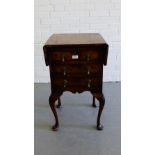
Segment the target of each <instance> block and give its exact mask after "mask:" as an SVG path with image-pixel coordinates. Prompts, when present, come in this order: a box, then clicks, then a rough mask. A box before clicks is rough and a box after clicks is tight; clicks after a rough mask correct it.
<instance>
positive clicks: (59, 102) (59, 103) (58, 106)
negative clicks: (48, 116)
mask: <svg viewBox="0 0 155 155" xmlns="http://www.w3.org/2000/svg"><path fill="white" fill-rule="evenodd" d="M60 107H61V99H60V97H58V105H57V108H60Z"/></svg>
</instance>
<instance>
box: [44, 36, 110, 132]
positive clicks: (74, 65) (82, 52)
mask: <svg viewBox="0 0 155 155" xmlns="http://www.w3.org/2000/svg"><path fill="white" fill-rule="evenodd" d="M43 50H44V57H45V63H46V65H47V66H49V72H50V79H51V95H50V97H49V104H50V107H51V110H52V112H53V114H54V117H55V124H54V126H53V127H52V129H53V130H54V131H55V130H57V129H58V127H59V120H58V115H57V111H56V107H55V101H56V100H58V105H57V108H59V107H60V106H61V100H60V96H61V95H62V94H63V92H64V91H70V92H72V93H76V92H78V93H82V92H84V91H90V93H91V94H92V96H93V103H92V106H93V107H96V104H95V98H96V99H98V101H99V110H98V116H97V126H96V128H97V129H98V130H102V128H103V126H102V125H101V123H100V117H101V113H102V110H103V108H104V104H105V98H104V94H103V92H102V80H103V66H104V65H106V64H107V56H108V44H107V43H106V42H105V40H104V39H103V38H102V36H101V35H100V34H98V33H75V34H73V33H71V34H68V33H65V34H53V35H52V36H51V37H50V38H49V39H48V40H47V42H46V43H45V45H44V47H43Z"/></svg>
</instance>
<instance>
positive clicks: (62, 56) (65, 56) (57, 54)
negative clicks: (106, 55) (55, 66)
mask: <svg viewBox="0 0 155 155" xmlns="http://www.w3.org/2000/svg"><path fill="white" fill-rule="evenodd" d="M49 51H50V52H49V61H50V63H53V62H62V63H68V62H76V61H80V62H81V61H85V62H91V61H100V60H101V58H102V56H101V54H102V53H101V52H100V49H99V48H97V47H79V48H66V47H65V48H54V49H49Z"/></svg>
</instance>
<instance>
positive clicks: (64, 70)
mask: <svg viewBox="0 0 155 155" xmlns="http://www.w3.org/2000/svg"><path fill="white" fill-rule="evenodd" d="M65 75H66V67H64V76H65Z"/></svg>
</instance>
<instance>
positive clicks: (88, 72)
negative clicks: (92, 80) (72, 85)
mask: <svg viewBox="0 0 155 155" xmlns="http://www.w3.org/2000/svg"><path fill="white" fill-rule="evenodd" d="M87 74H88V75H90V67H89V66H88V71H87Z"/></svg>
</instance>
